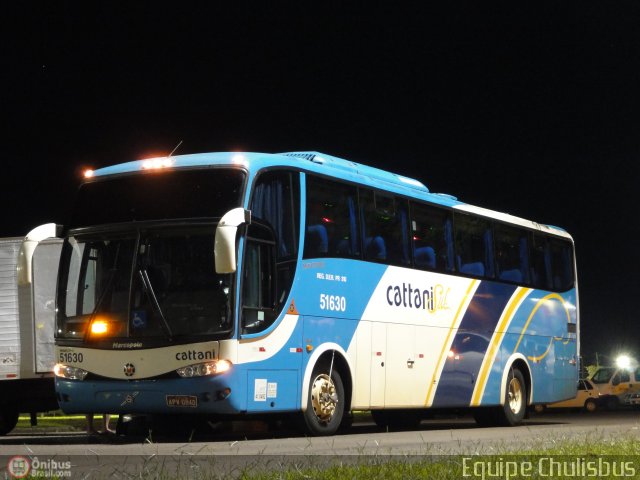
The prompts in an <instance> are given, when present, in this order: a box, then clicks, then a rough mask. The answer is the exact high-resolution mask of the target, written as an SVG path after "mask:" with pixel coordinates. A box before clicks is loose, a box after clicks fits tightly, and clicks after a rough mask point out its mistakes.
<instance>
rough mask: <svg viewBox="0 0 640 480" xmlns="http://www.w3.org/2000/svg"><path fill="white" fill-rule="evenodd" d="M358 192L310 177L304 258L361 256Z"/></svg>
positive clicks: (349, 187)
mask: <svg viewBox="0 0 640 480" xmlns="http://www.w3.org/2000/svg"><path fill="white" fill-rule="evenodd" d="M356 205H357V196H356V189H355V188H354V187H351V186H349V185H343V184H340V183H336V182H330V181H327V180H322V179H319V178H316V177H314V176H312V175H307V208H306V226H305V236H304V251H303V258H317V257H345V258H353V257H359V256H360V243H359V237H358V215H357V208H356Z"/></svg>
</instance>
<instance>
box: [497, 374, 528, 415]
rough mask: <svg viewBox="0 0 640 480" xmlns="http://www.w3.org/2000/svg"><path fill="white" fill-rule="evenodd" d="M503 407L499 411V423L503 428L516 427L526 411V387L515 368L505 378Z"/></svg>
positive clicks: (522, 377)
mask: <svg viewBox="0 0 640 480" xmlns="http://www.w3.org/2000/svg"><path fill="white" fill-rule="evenodd" d="M505 390H506V396H505V399H504V406H503V408H501V409H500V415H499V421H500V423H501V424H502V425H504V426H512V425H518V424H519V423H520V422H521V421H522V419H523V418H524V414H525V411H526V409H527V385H526V383H524V376H523V375H522V372H521V371H520V370H518V369H517V368H512V369H511V371H510V372H509V375H508V376H507V385H506V389H505Z"/></svg>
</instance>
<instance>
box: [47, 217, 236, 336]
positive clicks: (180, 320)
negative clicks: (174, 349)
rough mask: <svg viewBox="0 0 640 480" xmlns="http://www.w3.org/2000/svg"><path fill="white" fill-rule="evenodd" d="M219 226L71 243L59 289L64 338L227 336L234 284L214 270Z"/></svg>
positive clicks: (77, 238) (92, 237) (80, 239)
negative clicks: (231, 292) (230, 295)
mask: <svg viewBox="0 0 640 480" xmlns="http://www.w3.org/2000/svg"><path fill="white" fill-rule="evenodd" d="M214 233H215V228H214V226H211V225H209V226H192V227H180V228H163V229H155V230H147V231H143V232H134V233H133V234H127V233H125V234H114V233H113V232H110V233H93V234H80V235H76V236H70V237H69V238H68V239H67V241H66V242H65V245H64V247H63V253H62V261H61V267H60V268H61V274H60V288H59V289H58V290H59V291H58V295H59V298H58V328H57V335H58V337H59V338H78V339H85V340H87V341H100V340H104V339H110V338H130V339H145V338H154V337H155V338H157V337H160V338H165V339H166V340H168V341H171V340H172V339H174V338H176V337H193V336H203V335H213V336H216V337H220V336H224V334H228V333H229V332H230V331H231V323H230V315H229V289H230V285H231V277H230V275H228V274H224V275H221V274H217V273H216V272H215V266H214V253H213V238H214Z"/></svg>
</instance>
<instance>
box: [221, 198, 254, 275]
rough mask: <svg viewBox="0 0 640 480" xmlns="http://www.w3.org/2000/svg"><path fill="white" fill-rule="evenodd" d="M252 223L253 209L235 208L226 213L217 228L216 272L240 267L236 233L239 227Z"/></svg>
mask: <svg viewBox="0 0 640 480" xmlns="http://www.w3.org/2000/svg"><path fill="white" fill-rule="evenodd" d="M250 223H251V211H250V210H245V209H244V208H240V207H238V208H234V209H232V210H229V211H228V212H227V213H225V214H224V215H223V216H222V218H221V219H220V223H218V227H217V228H216V238H215V243H214V247H213V250H214V256H215V263H216V273H233V272H235V271H236V269H237V267H238V263H237V261H236V234H237V233H238V227H239V226H240V225H243V224H247V225H248V224H250Z"/></svg>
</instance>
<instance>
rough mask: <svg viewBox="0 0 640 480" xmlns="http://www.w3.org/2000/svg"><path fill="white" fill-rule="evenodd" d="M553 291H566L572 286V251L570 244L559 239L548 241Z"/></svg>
mask: <svg viewBox="0 0 640 480" xmlns="http://www.w3.org/2000/svg"><path fill="white" fill-rule="evenodd" d="M549 245H550V250H551V279H552V281H553V289H554V290H558V291H564V290H568V289H569V288H571V287H572V286H573V263H572V262H573V251H572V248H571V244H570V243H569V242H566V241H564V240H560V239H555V238H553V239H551V240H550V241H549Z"/></svg>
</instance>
